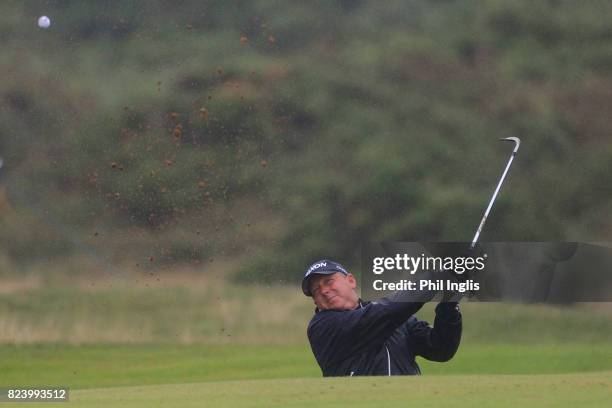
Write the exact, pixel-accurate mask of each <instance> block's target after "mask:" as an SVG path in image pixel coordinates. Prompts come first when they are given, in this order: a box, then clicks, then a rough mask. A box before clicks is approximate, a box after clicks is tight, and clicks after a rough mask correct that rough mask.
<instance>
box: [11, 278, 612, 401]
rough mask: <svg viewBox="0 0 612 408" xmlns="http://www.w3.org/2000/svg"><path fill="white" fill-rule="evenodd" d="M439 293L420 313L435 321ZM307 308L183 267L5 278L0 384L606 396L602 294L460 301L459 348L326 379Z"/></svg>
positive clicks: (89, 389)
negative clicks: (407, 373) (539, 301)
mask: <svg viewBox="0 0 612 408" xmlns="http://www.w3.org/2000/svg"><path fill="white" fill-rule="evenodd" d="M433 306H434V305H428V306H427V307H425V308H424V310H423V311H421V313H419V316H420V317H421V318H423V319H426V320H429V321H432V316H433V310H432V309H433ZM311 314H312V306H311V304H310V303H309V300H308V299H305V298H304V297H302V296H301V295H300V293H299V290H296V288H290V287H282V286H268V287H266V286H255V287H245V286H234V285H230V284H227V283H226V282H224V281H223V280H215V279H211V278H202V277H194V276H181V275H180V274H175V275H172V276H163V275H162V276H160V275H156V276H153V275H146V276H135V277H134V276H133V277H132V278H131V279H126V278H125V277H124V278H121V279H119V278H117V277H114V278H110V279H106V280H101V279H96V278H92V279H91V280H88V279H84V278H82V277H81V278H79V279H70V280H62V279H61V278H60V279H58V280H56V281H53V282H50V281H48V280H47V281H43V280H37V279H29V280H24V281H22V282H8V281H6V282H4V285H3V286H2V288H1V290H0V373H1V375H0V388H2V387H24V386H28V387H33V386H47V387H48V386H54V385H55V386H67V387H69V388H70V389H71V402H70V403H71V405H75V406H83V407H97V406H126V407H141V406H142V407H144V406H146V407H154V406H161V405H163V406H231V407H243V406H245V407H246V406H283V407H284V406H298V407H299V406H312V405H316V406H322V407H326V406H338V405H350V406H356V407H360V406H373V405H383V406H390V407H393V406H405V405H406V404H407V403H410V404H411V405H418V406H423V407H427V406H440V405H443V404H449V405H450V404H452V405H453V406H513V407H514V406H516V405H520V406H538V407H541V406H570V405H572V406H575V405H579V406H602V405H603V404H604V403H605V402H606V401H607V400H608V399H609V398H610V397H611V396H612V395H611V393H610V391H609V390H610V389H611V385H612V384H611V373H612V341H611V340H612V313H611V310H610V305H609V304H591V305H588V304H585V305H574V306H571V307H551V306H543V305H516V304H498V303H489V304H483V303H481V304H478V303H473V304H469V303H467V304H464V305H463V314H464V317H465V322H464V336H463V341H462V345H461V347H460V350H459V352H458V354H457V355H456V356H455V358H454V359H453V360H452V361H450V362H448V363H432V362H427V361H423V360H420V361H419V363H420V364H421V368H422V371H423V373H424V375H423V377H421V378H391V379H388V378H374V377H372V378H354V379H322V378H321V373H320V370H319V367H318V366H317V365H316V362H315V360H314V358H313V356H312V354H311V352H310V348H309V346H308V343H307V340H306V336H305V328H306V324H307V322H308V320H309V318H310V316H311ZM10 405H11V404H6V405H5V404H3V406H10ZM28 405H31V404H27V403H19V405H18V406H20V407H25V406H28Z"/></svg>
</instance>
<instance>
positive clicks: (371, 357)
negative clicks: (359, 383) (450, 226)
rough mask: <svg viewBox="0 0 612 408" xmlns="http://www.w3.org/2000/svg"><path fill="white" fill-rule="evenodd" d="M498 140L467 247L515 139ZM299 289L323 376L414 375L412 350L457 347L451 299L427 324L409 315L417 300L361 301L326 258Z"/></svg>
mask: <svg viewBox="0 0 612 408" xmlns="http://www.w3.org/2000/svg"><path fill="white" fill-rule="evenodd" d="M502 140H506V141H512V142H514V144H515V146H514V149H513V151H512V156H511V157H510V160H509V161H508V164H507V165H506V168H505V170H504V172H503V174H502V177H501V179H500V181H499V183H498V185H497V187H496V189H495V192H494V194H493V197H492V198H491V201H490V202H489V205H488V206H487V209H486V211H485V214H484V216H483V219H482V221H481V222H480V225H479V226H478V229H477V231H476V235H475V236H474V239H473V240H472V243H471V245H470V249H472V250H473V249H474V248H475V246H476V244H477V241H478V237H479V235H480V233H481V231H482V228H483V226H484V223H485V221H486V219H487V217H488V215H489V212H490V210H491V208H492V206H493V202H494V201H495V198H496V197H497V194H498V193H499V190H500V188H501V185H502V183H503V181H504V179H505V177H506V174H507V173H508V169H509V168H510V164H511V163H512V160H513V159H514V156H515V155H516V152H517V151H518V148H519V145H520V140H519V139H518V138H516V137H512V138H506V139H502ZM302 291H303V292H304V294H305V295H306V296H310V297H312V298H313V301H314V303H315V305H316V311H315V315H314V316H313V318H312V320H311V321H310V323H309V325H308V340H309V341H310V346H311V348H312V352H313V353H314V356H315V358H316V360H317V362H318V363H319V366H320V367H321V370H322V372H323V376H325V377H328V376H363V375H387V376H391V375H415V374H416V375H418V374H420V373H421V371H420V369H419V366H418V364H417V362H416V360H415V358H416V357H417V356H421V357H423V358H425V359H428V360H431V361H448V360H450V359H451V358H452V357H453V356H454V355H455V353H456V352H457V349H458V348H459V343H460V341H461V330H462V317H461V313H460V312H459V306H458V303H457V302H456V301H448V302H444V301H443V302H441V303H439V304H438V305H437V306H436V309H435V313H436V317H435V320H434V324H433V327H432V326H430V325H429V324H428V323H427V322H425V321H422V320H418V319H417V318H416V317H415V316H414V314H415V313H416V312H417V311H418V310H420V309H421V307H422V306H423V304H424V303H423V301H410V300H409V299H401V298H393V297H391V298H383V299H380V300H377V301H364V300H362V299H360V298H359V296H358V294H357V281H356V279H355V277H354V276H353V275H352V274H351V273H349V271H347V270H346V269H345V268H344V267H343V266H342V265H340V264H339V263H338V262H335V261H332V260H327V259H324V260H321V261H318V262H315V263H314V264H312V265H311V266H310V267H309V268H308V269H307V270H306V273H305V274H304V278H303V280H302ZM398 299H399V300H400V301H398ZM444 299H448V297H445V298H444ZM407 300H408V301H407ZM419 300H422V299H419ZM453 300H457V299H456V298H453Z"/></svg>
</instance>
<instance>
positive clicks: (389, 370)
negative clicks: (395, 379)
mask: <svg viewBox="0 0 612 408" xmlns="http://www.w3.org/2000/svg"><path fill="white" fill-rule="evenodd" d="M385 350H387V375H388V376H389V377H391V355H390V354H389V349H388V348H387V346H385Z"/></svg>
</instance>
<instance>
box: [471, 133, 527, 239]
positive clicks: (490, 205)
mask: <svg viewBox="0 0 612 408" xmlns="http://www.w3.org/2000/svg"><path fill="white" fill-rule="evenodd" d="M501 140H508V141H512V142H514V143H515V145H514V149H513V150H512V155H511V156H510V160H508V164H506V168H505V170H504V172H503V174H502V176H501V178H500V179H499V183H497V187H496V188H495V191H494V192H493V197H491V201H489V205H488V206H487V209H486V210H485V213H484V216H483V217H482V220H480V225H479V226H478V229H477V230H476V234H474V238H473V239H472V243H471V244H470V249H474V247H475V246H476V243H477V242H478V238H479V237H480V233H481V232H482V229H483V227H484V225H485V222H486V221H487V217H488V216H489V213H490V212H491V208H493V203H494V202H495V199H496V198H497V195H498V194H499V190H501V186H502V184H503V183H504V179H505V178H506V175H507V174H508V170H510V165H511V164H512V161H513V160H514V156H516V153H517V152H518V149H519V146H520V144H521V140H520V139H519V138H518V137H508V138H505V139H501Z"/></svg>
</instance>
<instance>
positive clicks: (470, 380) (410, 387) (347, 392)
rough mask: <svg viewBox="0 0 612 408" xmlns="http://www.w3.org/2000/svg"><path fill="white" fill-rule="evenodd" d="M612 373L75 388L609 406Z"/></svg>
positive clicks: (219, 398)
mask: <svg viewBox="0 0 612 408" xmlns="http://www.w3.org/2000/svg"><path fill="white" fill-rule="evenodd" d="M611 388H612V372H610V371H607V372H602V373H589V374H555V375H539V376H533V375H516V376H508V375H498V376H483V375H461V376H458V375H446V376H436V377H394V378H387V377H364V378H334V379H315V378H301V379H282V380H248V381H222V382H212V383H190V384H165V385H156V386H139V387H122V388H96V389H89V390H77V391H73V392H72V393H71V395H70V405H71V406H78V407H107V406H121V407H128V408H136V407H162V406H164V407H166V406H181V407H202V406H205V407H312V406H317V407H337V406H350V407H372V406H384V407H405V406H418V407H422V408H426V407H439V406H453V407H463V406H469V407H474V406H478V407H512V408H514V407H516V406H521V407H562V406H567V407H576V406H580V407H602V406H606V404H607V403H608V402H609V399H610V389H611ZM12 405H15V406H18V407H27V406H37V404H25V403H19V404H6V406H12Z"/></svg>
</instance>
